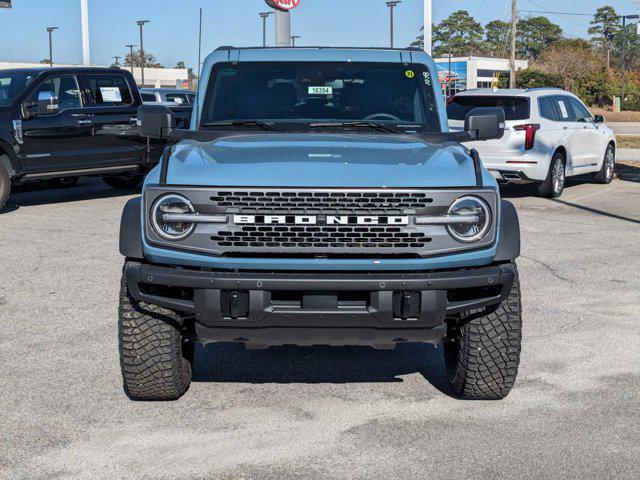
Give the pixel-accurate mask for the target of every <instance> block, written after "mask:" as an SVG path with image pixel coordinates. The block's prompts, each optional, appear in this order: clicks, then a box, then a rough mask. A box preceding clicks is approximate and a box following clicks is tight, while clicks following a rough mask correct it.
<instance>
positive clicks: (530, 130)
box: [513, 123, 540, 150]
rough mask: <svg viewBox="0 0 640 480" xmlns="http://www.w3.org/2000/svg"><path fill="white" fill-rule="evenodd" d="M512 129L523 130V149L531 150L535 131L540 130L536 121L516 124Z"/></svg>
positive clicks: (534, 140)
mask: <svg viewBox="0 0 640 480" xmlns="http://www.w3.org/2000/svg"><path fill="white" fill-rule="evenodd" d="M513 129H514V130H517V131H524V133H525V139H524V149H525V150H531V149H532V148H533V145H534V143H535V142H536V132H537V131H538V130H540V125H538V124H537V123H528V124H526V125H516V126H515V127H513Z"/></svg>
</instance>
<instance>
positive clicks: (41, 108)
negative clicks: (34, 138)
mask: <svg viewBox="0 0 640 480" xmlns="http://www.w3.org/2000/svg"><path fill="white" fill-rule="evenodd" d="M59 111H60V104H59V103H58V97H56V94H55V93H53V92H40V93H39V94H38V115H51V114H54V113H58V112H59Z"/></svg>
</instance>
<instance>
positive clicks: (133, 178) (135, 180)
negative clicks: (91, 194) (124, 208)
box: [102, 174, 144, 190]
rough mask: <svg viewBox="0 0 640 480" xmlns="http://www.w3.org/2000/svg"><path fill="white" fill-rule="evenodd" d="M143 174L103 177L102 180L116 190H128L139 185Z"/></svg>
mask: <svg viewBox="0 0 640 480" xmlns="http://www.w3.org/2000/svg"><path fill="white" fill-rule="evenodd" d="M143 178H144V175H140V174H137V175H123V176H120V177H103V178H102V181H103V182H104V183H106V184H107V185H108V186H110V187H111V188H115V189H116V190H130V189H132V188H136V187H137V186H138V185H140V182H141V181H142V179H143Z"/></svg>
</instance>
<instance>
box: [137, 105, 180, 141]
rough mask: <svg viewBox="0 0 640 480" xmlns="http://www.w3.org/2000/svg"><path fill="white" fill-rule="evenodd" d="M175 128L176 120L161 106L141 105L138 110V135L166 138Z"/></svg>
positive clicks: (170, 112) (171, 112)
mask: <svg viewBox="0 0 640 480" xmlns="http://www.w3.org/2000/svg"><path fill="white" fill-rule="evenodd" d="M175 128H176V118H175V115H174V114H173V111H171V109H170V108H168V107H165V106H163V105H142V106H141V107H140V108H138V134H139V135H140V136H141V137H148V138H167V137H168V136H169V134H170V133H171V131H172V130H174V129H175Z"/></svg>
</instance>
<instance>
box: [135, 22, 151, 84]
mask: <svg viewBox="0 0 640 480" xmlns="http://www.w3.org/2000/svg"><path fill="white" fill-rule="evenodd" d="M137 23H138V26H139V27H140V69H141V76H142V83H141V86H142V87H144V61H145V58H144V37H143V33H142V28H143V27H144V26H145V24H147V23H149V20H138V22H137Z"/></svg>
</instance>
